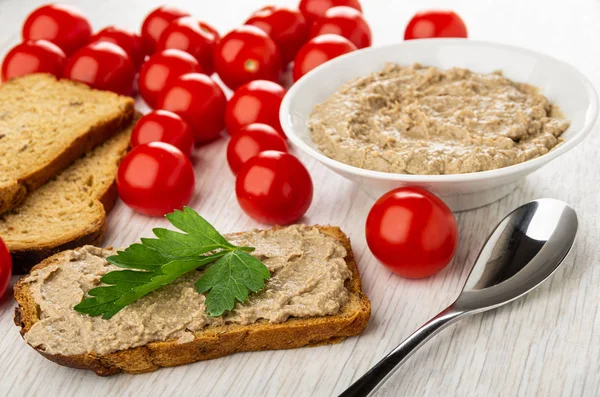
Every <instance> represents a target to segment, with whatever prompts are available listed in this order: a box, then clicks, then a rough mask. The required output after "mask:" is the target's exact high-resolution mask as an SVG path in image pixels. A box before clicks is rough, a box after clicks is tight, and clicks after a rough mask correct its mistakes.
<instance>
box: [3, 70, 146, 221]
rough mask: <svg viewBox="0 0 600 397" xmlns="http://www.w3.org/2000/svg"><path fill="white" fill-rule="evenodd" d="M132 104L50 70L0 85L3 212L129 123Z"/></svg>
mask: <svg viewBox="0 0 600 397" xmlns="http://www.w3.org/2000/svg"><path fill="white" fill-rule="evenodd" d="M133 105H134V102H133V99H132V98H128V97H124V96H120V95H117V94H114V93H112V92H106V91H98V90H93V89H91V88H89V87H88V86H86V85H84V84H79V83H75V82H72V81H69V80H56V78H54V77H53V76H51V75H47V74H33V75H28V76H24V77H20V78H16V79H14V80H10V81H8V82H7V83H5V84H2V85H0V214H1V213H3V212H6V211H8V210H10V209H12V208H15V207H16V206H18V205H19V204H20V203H22V202H23V201H24V200H25V197H26V196H27V194H28V193H29V192H31V191H33V190H35V189H37V188H39V187H40V186H42V185H43V184H44V183H46V182H47V181H49V180H50V179H52V178H53V177H54V176H56V175H57V174H58V173H60V172H61V171H62V170H64V169H65V168H67V167H68V166H69V165H71V164H72V163H73V162H74V161H75V160H77V159H78V158H79V157H81V156H82V155H83V154H84V153H86V152H88V151H89V150H90V149H92V148H93V147H95V146H97V145H98V144H100V143H102V142H104V141H105V140H107V139H108V138H110V137H111V136H113V135H114V134H115V133H116V132H118V131H120V130H121V129H123V128H125V127H126V126H127V125H129V123H130V122H131V119H132V118H133V113H134V106H133Z"/></svg>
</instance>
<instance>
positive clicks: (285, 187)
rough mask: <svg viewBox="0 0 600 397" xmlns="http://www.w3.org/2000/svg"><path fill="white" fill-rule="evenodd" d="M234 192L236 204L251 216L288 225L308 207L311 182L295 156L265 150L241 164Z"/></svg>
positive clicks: (265, 221) (311, 195) (271, 222)
mask: <svg viewBox="0 0 600 397" xmlns="http://www.w3.org/2000/svg"><path fill="white" fill-rule="evenodd" d="M235 193H236V196H237V200H238V203H239V204H240V207H242V210H243V211H244V212H245V213H246V214H248V215H249V216H250V217H251V218H253V219H255V220H257V221H258V222H261V223H267V224H278V225H288V224H290V223H293V222H295V221H297V220H298V219H300V218H301V217H302V215H304V213H305V212H306V211H307V210H308V207H310V203H311V202H312V197H313V183H312V179H311V178H310V174H309V173H308V171H307V170H306V168H305V167H304V166H303V165H302V163H301V162H300V161H299V160H298V159H297V158H296V157H294V156H292V155H291V154H289V153H283V152H276V151H271V150H268V151H266V152H262V153H259V154H258V155H256V156H254V157H252V158H251V159H249V160H248V161H246V163H245V164H244V165H242V168H241V169H240V171H239V173H238V174H237V178H236V180H235Z"/></svg>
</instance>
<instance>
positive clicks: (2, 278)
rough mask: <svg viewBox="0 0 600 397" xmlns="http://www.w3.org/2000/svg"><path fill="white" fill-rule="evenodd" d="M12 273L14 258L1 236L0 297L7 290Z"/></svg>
mask: <svg viewBox="0 0 600 397" xmlns="http://www.w3.org/2000/svg"><path fill="white" fill-rule="evenodd" d="M11 274H12V258H11V257H10V252H9V251H8V248H7V247H6V244H5V243H4V241H3V240H2V238H0V298H2V296H3V295H4V293H5V292H6V289H7V288H8V283H9V282H10V276H11Z"/></svg>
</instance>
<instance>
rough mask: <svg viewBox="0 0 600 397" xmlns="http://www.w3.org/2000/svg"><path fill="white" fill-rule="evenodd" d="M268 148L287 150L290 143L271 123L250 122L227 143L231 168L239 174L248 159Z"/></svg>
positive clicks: (280, 150) (228, 160)
mask: <svg viewBox="0 0 600 397" xmlns="http://www.w3.org/2000/svg"><path fill="white" fill-rule="evenodd" d="M267 150H276V151H279V152H287V151H288V145H287V143H285V140H284V139H283V138H282V137H281V135H279V133H278V132H277V131H275V129H274V128H273V127H271V126H270V125H266V124H259V123H255V124H249V125H247V126H245V127H243V128H242V129H241V130H240V131H239V132H238V133H237V134H236V135H235V136H234V137H232V138H231V140H230V141H229V144H228V145H227V162H228V163H229V168H231V171H232V172H233V173H234V174H237V173H238V171H239V170H240V168H241V167H242V165H243V164H244V163H245V162H246V161H248V160H249V159H251V158H252V157H254V156H256V155H257V154H259V153H261V152H264V151H267Z"/></svg>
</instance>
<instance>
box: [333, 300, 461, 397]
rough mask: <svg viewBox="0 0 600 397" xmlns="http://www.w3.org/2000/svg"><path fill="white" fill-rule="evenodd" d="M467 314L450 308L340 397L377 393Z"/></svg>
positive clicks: (408, 339) (425, 325)
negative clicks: (433, 340) (409, 362)
mask: <svg viewBox="0 0 600 397" xmlns="http://www.w3.org/2000/svg"><path fill="white" fill-rule="evenodd" d="M464 314H466V313H465V312H463V311H459V310H456V309H455V308H454V306H452V305H451V306H449V307H448V308H446V309H445V310H444V311H442V312H441V313H440V314H438V315H437V316H435V317H434V318H432V319H431V320H429V321H428V322H426V323H425V324H424V325H423V326H422V327H421V328H419V329H418V330H416V331H415V332H414V333H413V334H412V335H411V336H409V337H408V338H406V340H404V342H402V343H401V344H400V345H398V347H396V348H395V349H394V350H392V352H391V353H389V354H388V355H387V356H385V357H384V358H383V359H382V360H381V361H379V362H378V363H377V364H376V365H375V366H374V367H373V368H371V369H370V370H369V372H367V373H366V374H364V375H363V376H362V377H361V378H360V379H359V380H357V381H356V382H354V383H353V384H352V385H351V386H350V387H349V388H347V389H346V390H345V391H344V392H343V393H342V394H340V396H339V397H365V396H368V395H370V394H371V393H373V392H375V391H376V390H377V389H378V388H379V386H381V384H382V383H383V382H385V380H386V379H387V377H388V376H390V375H391V374H392V373H393V371H394V370H396V369H397V368H398V367H400V365H402V364H403V363H404V362H405V361H406V360H407V359H408V358H409V357H410V356H411V355H412V354H413V353H414V352H415V351H416V350H417V348H419V347H421V346H422V345H423V344H424V343H425V342H427V341H428V340H429V339H431V337H433V336H434V335H435V334H437V333H438V332H440V331H441V330H443V329H444V328H446V327H447V326H448V325H450V324H452V323H454V322H455V321H457V320H458V319H460V318H461V317H462V315H464Z"/></svg>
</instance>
